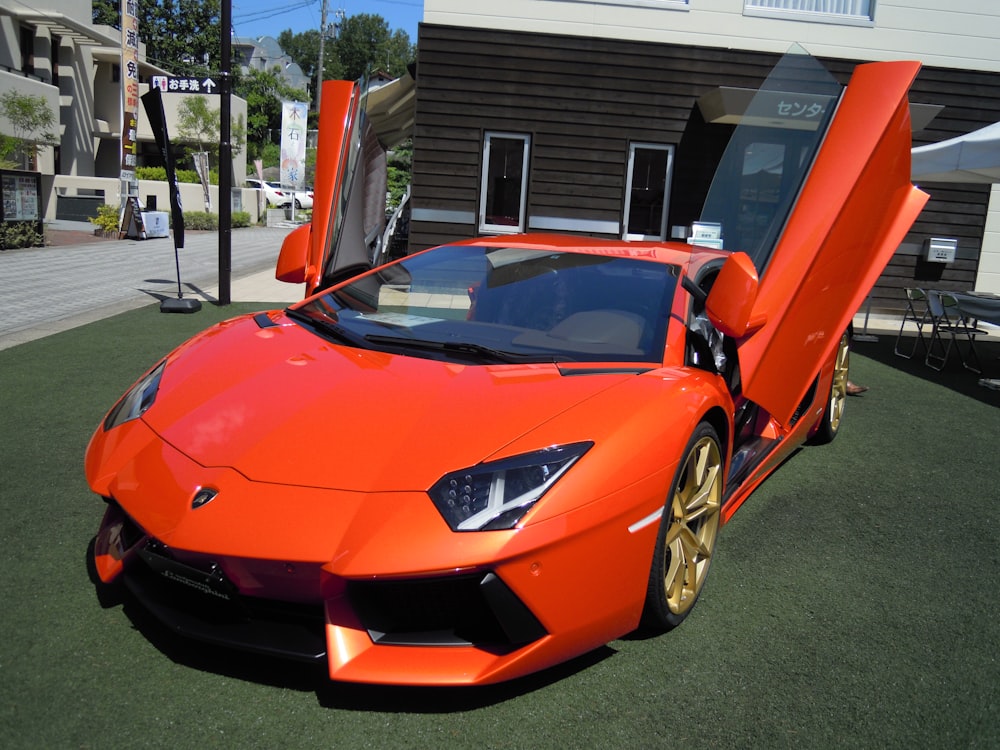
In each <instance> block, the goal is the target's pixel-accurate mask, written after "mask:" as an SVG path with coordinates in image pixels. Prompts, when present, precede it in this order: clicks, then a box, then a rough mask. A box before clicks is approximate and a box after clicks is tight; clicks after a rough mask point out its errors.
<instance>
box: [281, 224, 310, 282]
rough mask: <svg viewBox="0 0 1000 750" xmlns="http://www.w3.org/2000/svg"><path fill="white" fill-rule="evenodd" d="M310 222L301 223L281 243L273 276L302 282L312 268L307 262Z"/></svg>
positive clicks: (282, 279)
mask: <svg viewBox="0 0 1000 750" xmlns="http://www.w3.org/2000/svg"><path fill="white" fill-rule="evenodd" d="M311 231H312V225H311V224H303V225H302V226H301V227H299V228H298V229H295V230H293V231H292V232H290V233H289V234H288V235H287V236H286V237H285V241H284V242H282V243H281V253H280V254H279V255H278V266H277V268H276V269H275V271H274V278H276V279H277V280H278V281H286V282H288V283H289V284H303V283H305V281H306V279H307V278H308V277H309V275H310V272H311V271H312V269H310V268H309V267H308V264H309V237H310V232H311Z"/></svg>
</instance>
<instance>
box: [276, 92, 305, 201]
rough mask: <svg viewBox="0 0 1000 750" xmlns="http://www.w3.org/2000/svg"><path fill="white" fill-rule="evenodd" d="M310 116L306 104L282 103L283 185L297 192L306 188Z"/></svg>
mask: <svg viewBox="0 0 1000 750" xmlns="http://www.w3.org/2000/svg"><path fill="white" fill-rule="evenodd" d="M308 115H309V105H308V104H306V103H305V102H282V105H281V184H282V185H288V186H289V187H294V188H295V189H296V190H301V189H302V188H303V187H304V186H305V175H306V128H307V127H308ZM293 205H294V204H293Z"/></svg>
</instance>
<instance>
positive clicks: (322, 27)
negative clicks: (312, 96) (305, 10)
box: [316, 0, 327, 112]
mask: <svg viewBox="0 0 1000 750" xmlns="http://www.w3.org/2000/svg"><path fill="white" fill-rule="evenodd" d="M321 8H322V9H321V11H320V16H319V67H317V68H316V111H317V112H319V100H320V97H321V96H322V95H323V40H324V39H326V9H327V0H323V5H322V6H321Z"/></svg>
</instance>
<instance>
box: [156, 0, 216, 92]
mask: <svg viewBox="0 0 1000 750" xmlns="http://www.w3.org/2000/svg"><path fill="white" fill-rule="evenodd" d="M140 12H141V15H140V19H141V20H140V21H139V38H140V39H141V40H142V41H143V42H145V43H146V58H147V59H148V60H149V61H150V62H152V63H154V64H156V65H159V66H160V67H162V68H167V69H169V70H171V71H172V72H174V73H186V74H188V75H202V74H209V73H213V72H217V71H218V70H219V69H220V66H221V64H222V56H221V47H222V38H221V32H220V29H221V28H222V27H221V19H220V12H221V5H220V0H156V2H152V1H151V0H149V1H146V2H143V1H142V0H140Z"/></svg>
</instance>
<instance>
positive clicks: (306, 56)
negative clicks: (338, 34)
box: [278, 29, 344, 91]
mask: <svg viewBox="0 0 1000 750" xmlns="http://www.w3.org/2000/svg"><path fill="white" fill-rule="evenodd" d="M278 44H279V45H280V46H281V49H282V50H284V52H285V54H287V55H288V56H289V57H291V58H292V60H294V61H295V62H296V64H298V66H299V67H300V68H302V72H303V73H305V74H306V75H307V76H309V78H310V81H309V88H310V90H311V91H316V80H317V78H316V71H317V69H318V63H319V32H318V31H316V30H315V29H310V30H309V31H303V32H302V33H300V34H293V33H292V30H291V29H285V30H284V31H282V32H281V33H280V34H278ZM342 71H343V68H342V66H341V64H340V60H339V59H338V58H337V51H336V47H335V46H334V44H333V40H330V39H327V40H326V41H324V43H323V79H324V80H330V79H332V80H339V79H341V78H343V77H344V76H343V72H342Z"/></svg>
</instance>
